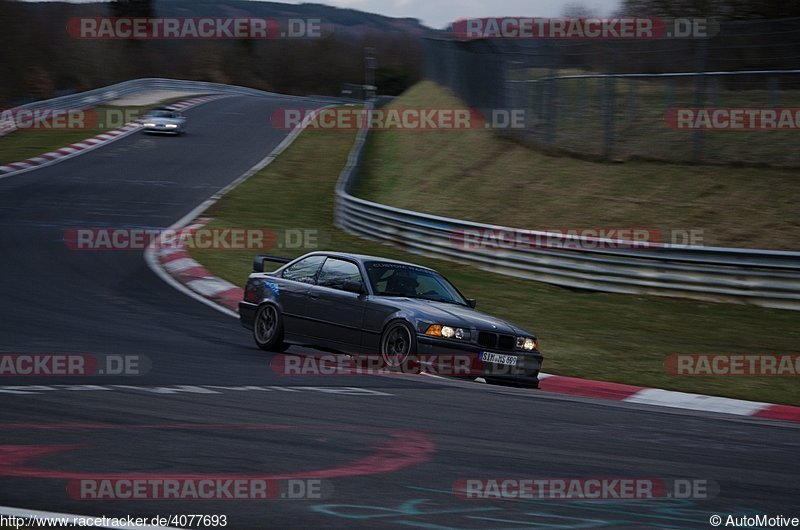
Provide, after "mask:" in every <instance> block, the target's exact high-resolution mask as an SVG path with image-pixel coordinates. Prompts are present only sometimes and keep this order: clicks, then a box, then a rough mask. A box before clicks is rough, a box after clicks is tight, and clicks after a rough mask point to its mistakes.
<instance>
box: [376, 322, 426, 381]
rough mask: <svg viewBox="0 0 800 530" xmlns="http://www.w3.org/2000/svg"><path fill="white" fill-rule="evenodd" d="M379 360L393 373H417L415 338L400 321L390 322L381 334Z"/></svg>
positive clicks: (410, 329) (412, 331)
mask: <svg viewBox="0 0 800 530" xmlns="http://www.w3.org/2000/svg"><path fill="white" fill-rule="evenodd" d="M381 359H382V361H383V364H384V365H385V367H386V368H387V369H388V370H390V371H394V372H406V373H419V362H418V361H417V338H416V334H415V333H414V330H413V329H412V328H411V326H409V325H408V324H407V323H405V322H403V321H402V320H396V321H394V322H391V323H390V324H389V325H388V326H386V329H384V330H383V333H382V334H381Z"/></svg>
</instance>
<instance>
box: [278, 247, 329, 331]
mask: <svg viewBox="0 0 800 530" xmlns="http://www.w3.org/2000/svg"><path fill="white" fill-rule="evenodd" d="M326 257H327V256H325V255H315V256H309V257H307V258H305V259H302V260H300V261H298V262H297V263H295V264H293V265H291V266H289V267H287V268H286V269H284V270H283V272H282V273H281V278H282V280H283V281H281V282H280V284H279V287H278V289H279V291H280V292H279V293H277V297H278V299H279V300H280V304H281V310H282V311H283V329H284V333H285V334H286V335H287V338H289V337H288V336H289V335H291V336H293V337H305V336H308V328H309V319H310V318H312V315H311V314H310V312H311V305H312V304H311V299H310V298H309V296H308V295H309V291H310V290H311V288H312V287H313V286H314V283H315V282H316V281H317V274H319V269H320V267H321V266H322V264H323V263H324V261H325V258H326Z"/></svg>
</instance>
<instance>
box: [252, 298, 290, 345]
mask: <svg viewBox="0 0 800 530" xmlns="http://www.w3.org/2000/svg"><path fill="white" fill-rule="evenodd" d="M253 340H255V343H256V346H258V347H259V348H261V349H262V350H264V351H269V352H276V353H280V352H282V351H283V350H284V349H285V347H284V344H283V317H282V316H281V311H280V309H278V308H277V307H276V306H275V305H273V304H264V305H262V306H261V307H259V308H258V311H256V317H255V320H254V321H253Z"/></svg>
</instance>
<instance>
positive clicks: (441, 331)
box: [425, 324, 470, 340]
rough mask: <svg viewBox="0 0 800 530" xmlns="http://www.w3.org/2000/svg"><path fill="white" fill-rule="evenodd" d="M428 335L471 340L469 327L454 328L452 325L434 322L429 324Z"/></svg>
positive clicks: (426, 332)
mask: <svg viewBox="0 0 800 530" xmlns="http://www.w3.org/2000/svg"><path fill="white" fill-rule="evenodd" d="M425 334H426V335H432V336H434V337H444V338H445V339H453V338H455V339H458V340H469V337H470V334H469V330H468V329H462V328H454V327H452V326H442V325H441V324H433V325H431V326H428V329H427V330H426V331H425Z"/></svg>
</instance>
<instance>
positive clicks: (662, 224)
mask: <svg viewBox="0 0 800 530" xmlns="http://www.w3.org/2000/svg"><path fill="white" fill-rule="evenodd" d="M464 105H465V104H464V103H463V102H461V101H460V100H458V99H457V98H456V97H455V96H454V95H452V94H451V93H450V92H449V91H447V90H445V89H443V88H441V87H439V86H438V85H436V84H434V83H431V82H423V83H420V84H418V85H416V86H414V87H413V88H412V89H411V90H409V91H408V92H406V93H405V94H403V96H401V97H400V98H398V99H396V100H395V101H394V102H393V103H392V105H391V106H395V107H398V108H409V107H410V108H439V107H444V108H452V107H463V106H464ZM367 149H368V153H367V155H368V156H367V163H366V166H365V177H364V178H362V179H361V181H360V186H359V188H358V190H357V192H358V194H359V196H362V197H364V198H367V199H372V200H375V201H378V202H382V203H386V204H391V205H393V206H398V207H401V208H409V209H413V210H420V211H424V212H427V213H433V214H437V215H444V216H449V217H456V218H460V219H469V220H474V221H481V222H489V223H497V224H502V225H506V226H513V227H518V228H533V229H548V228H551V229H553V228H566V227H571V228H597V227H648V228H654V229H658V230H661V231H662V232H664V233H670V231H672V230H690V229H696V230H702V231H703V236H704V244H706V245H712V246H735V247H747V248H753V247H755V248H771V249H793V250H797V249H800V208H798V207H797V197H798V196H800V171H798V170H780V169H760V168H745V167H721V166H691V165H681V164H668V163H657V162H626V163H623V164H614V163H601V162H591V161H586V160H578V159H575V158H570V157H564V156H549V155H547V154H543V153H540V152H538V151H536V150H534V149H531V148H528V147H526V146H523V145H520V144H518V143H515V142H513V141H511V140H507V139H502V138H498V137H497V136H496V135H494V134H493V133H492V132H491V131H489V130H485V129H479V130H471V131H447V132H441V131H440V132H430V131H426V132H414V131H396V130H395V131H377V132H376V133H375V134H373V135H372V139H371V141H370V142H369V144H368V146H367ZM421 197H424V200H420V198H421Z"/></svg>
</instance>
